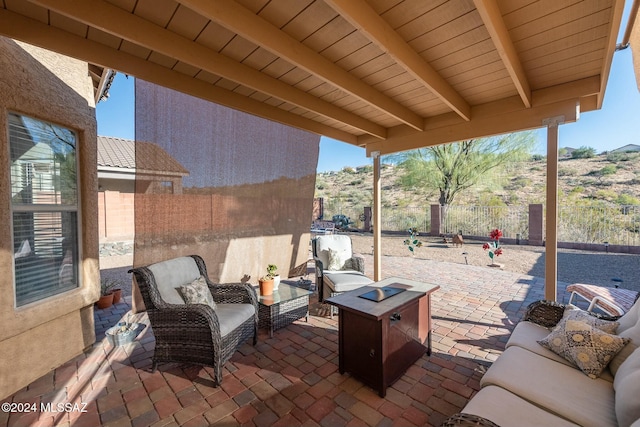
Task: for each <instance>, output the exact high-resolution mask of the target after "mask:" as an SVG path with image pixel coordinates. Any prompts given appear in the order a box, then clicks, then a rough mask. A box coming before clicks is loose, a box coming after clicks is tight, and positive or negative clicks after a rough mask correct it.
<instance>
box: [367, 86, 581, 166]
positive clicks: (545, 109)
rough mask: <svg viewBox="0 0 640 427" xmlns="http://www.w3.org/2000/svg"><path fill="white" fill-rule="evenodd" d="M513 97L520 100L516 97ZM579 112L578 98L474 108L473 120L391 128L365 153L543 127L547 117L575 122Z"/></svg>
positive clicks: (391, 152)
mask: <svg viewBox="0 0 640 427" xmlns="http://www.w3.org/2000/svg"><path fill="white" fill-rule="evenodd" d="M515 98H516V99H518V102H520V101H519V97H515ZM579 111H580V100H579V99H573V100H566V101H561V102H557V103H553V104H546V105H542V106H539V107H535V106H534V107H531V108H525V107H523V106H522V105H521V107H520V109H519V110H515V111H511V112H508V113H503V114H495V112H494V113H491V114H489V112H485V114H484V115H482V114H480V113H479V112H478V113H476V111H475V107H474V111H473V117H474V118H473V121H469V122H467V121H465V122H462V123H457V124H450V125H447V126H441V127H437V128H434V129H431V130H426V131H424V132H412V133H410V134H403V135H397V136H396V135H394V134H393V132H391V129H390V132H389V137H388V138H387V139H386V140H384V141H379V142H373V143H370V144H367V145H366V149H367V156H370V155H371V154H372V153H373V152H376V151H377V152H379V153H380V154H382V155H384V154H393V153H397V152H400V151H407V150H413V149H416V148H424V147H431V146H434V145H440V144H447V143H451V142H457V141H463V140H465V139H471V138H480V137H485V136H493V135H500V134H503V133H509V132H520V131H523V130H527V129H535V128H540V127H542V126H543V123H542V121H543V120H544V119H547V118H549V117H557V116H563V117H564V123H570V122H575V121H576V120H577V119H578V117H579Z"/></svg>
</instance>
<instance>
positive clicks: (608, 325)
mask: <svg viewBox="0 0 640 427" xmlns="http://www.w3.org/2000/svg"><path fill="white" fill-rule="evenodd" d="M563 320H565V321H566V320H578V321H581V322H584V323H586V324H587V325H589V326H593V327H594V328H598V329H600V330H601V331H604V332H606V333H608V334H615V333H616V330H617V329H618V326H620V323H618V322H614V321H611V320H603V319H598V318H597V317H595V316H592V315H590V314H589V312H588V311H584V310H582V309H580V308H578V307H576V306H575V305H571V304H570V305H568V306H567V307H566V308H565V310H564V314H563V315H562V319H561V321H560V322H562V321H563ZM560 322H558V323H560Z"/></svg>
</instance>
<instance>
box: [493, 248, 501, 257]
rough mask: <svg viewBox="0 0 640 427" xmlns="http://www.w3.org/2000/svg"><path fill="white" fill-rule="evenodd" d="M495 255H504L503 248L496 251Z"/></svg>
mask: <svg viewBox="0 0 640 427" xmlns="http://www.w3.org/2000/svg"><path fill="white" fill-rule="evenodd" d="M493 253H494V254H496V256H499V255H502V248H498V249H496V250H495V251H494V252H493Z"/></svg>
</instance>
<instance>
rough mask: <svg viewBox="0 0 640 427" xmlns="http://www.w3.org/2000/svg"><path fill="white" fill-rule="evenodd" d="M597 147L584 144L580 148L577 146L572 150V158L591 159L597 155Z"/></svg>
mask: <svg viewBox="0 0 640 427" xmlns="http://www.w3.org/2000/svg"><path fill="white" fill-rule="evenodd" d="M595 155H596V149H595V148H593V147H585V146H582V147H580V148H576V149H575V150H573V151H572V152H571V158H572V159H590V158H592V157H595Z"/></svg>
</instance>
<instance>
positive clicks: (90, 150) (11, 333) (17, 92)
mask: <svg viewBox="0 0 640 427" xmlns="http://www.w3.org/2000/svg"><path fill="white" fill-rule="evenodd" d="M0 94H1V96H0V165H2V166H1V167H0V293H1V295H3V297H2V298H0V325H2V327H1V328H0V399H2V398H4V397H6V396H8V395H10V394H12V393H13V392H15V391H17V390H19V389H20V388H22V387H24V386H25V385H27V384H29V383H30V382H32V381H33V380H35V379H37V378H39V377H40V376H42V375H44V374H45V373H47V372H49V371H50V370H51V369H53V368H55V367H57V366H59V365H60V364H62V363H64V362H66V361H67V360H69V359H71V358H73V357H75V356H76V355H78V354H80V353H81V352H82V350H83V349H84V348H86V347H88V346H89V345H91V344H92V343H93V342H94V341H95V332H94V325H93V315H92V313H93V312H92V305H93V302H94V301H96V300H97V299H98V296H99V292H100V291H99V288H100V287H99V281H100V272H99V264H98V222H97V197H96V195H97V188H98V185H97V172H96V118H95V105H94V101H93V93H92V84H91V80H90V78H89V77H88V73H87V64H86V63H84V62H81V61H77V60H74V59H71V58H67V57H64V56H61V55H58V54H55V53H52V52H49V51H46V50H43V49H40V48H36V47H33V46H30V45H27V44H24V43H20V42H16V41H13V40H10V39H6V38H1V37H0ZM8 112H15V113H18V114H24V115H27V116H31V117H35V118H38V119H40V120H44V121H48V122H53V123H57V124H59V125H62V126H64V127H67V128H69V129H72V130H73V131H75V132H76V134H77V137H78V159H79V164H80V170H79V177H80V204H81V205H80V211H79V222H80V224H82V225H81V232H80V247H81V260H80V270H79V271H80V277H81V279H80V280H81V285H80V287H79V288H77V289H74V290H71V291H68V292H65V293H63V294H58V295H56V296H53V297H50V298H47V299H45V300H43V301H39V302H35V303H32V304H28V305H26V306H23V307H20V308H15V302H14V300H15V298H14V279H13V274H14V273H13V271H14V269H13V246H12V234H11V211H10V198H11V194H10V186H9V183H10V176H9V167H8V166H9V158H8V154H9V150H8V147H7V146H8V140H7V135H8V130H7V113H8Z"/></svg>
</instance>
